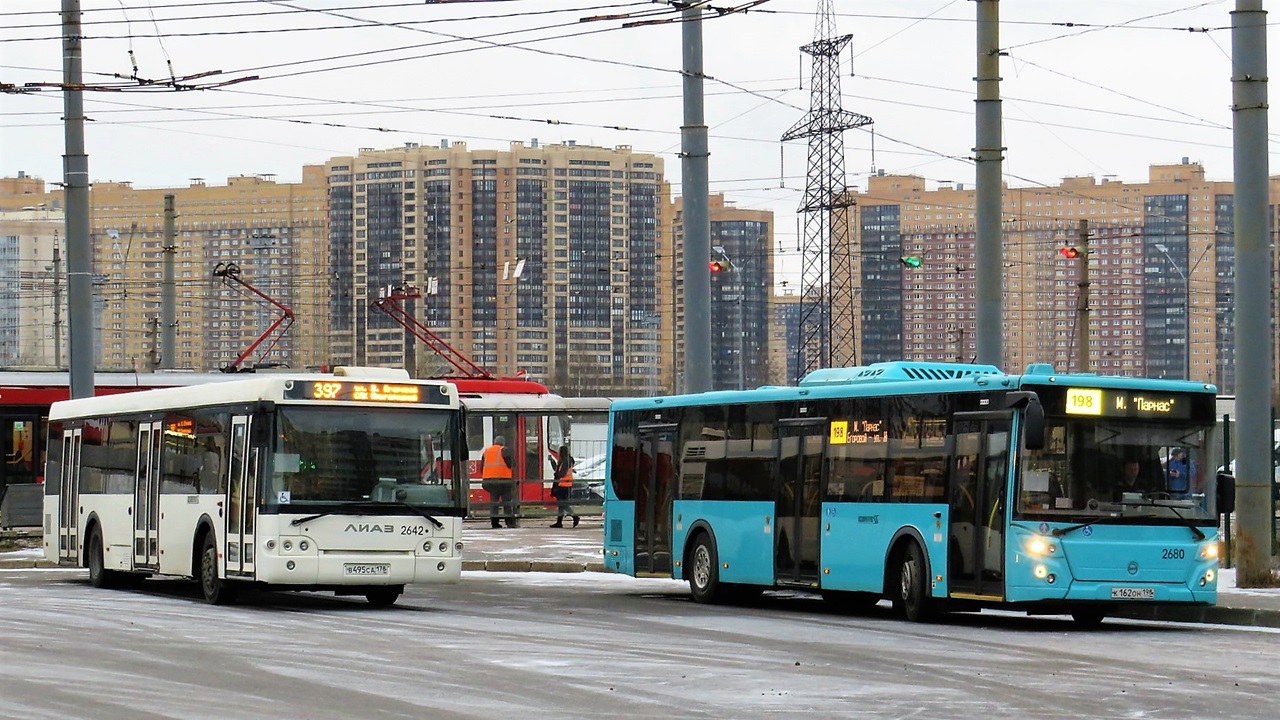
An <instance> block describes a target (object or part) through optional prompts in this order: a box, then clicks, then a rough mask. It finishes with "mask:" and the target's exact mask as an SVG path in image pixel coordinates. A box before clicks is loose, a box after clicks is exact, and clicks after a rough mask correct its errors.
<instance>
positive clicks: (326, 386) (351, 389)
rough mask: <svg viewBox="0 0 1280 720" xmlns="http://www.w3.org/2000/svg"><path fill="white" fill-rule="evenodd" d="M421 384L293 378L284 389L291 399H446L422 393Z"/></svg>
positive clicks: (403, 401)
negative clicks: (300, 379)
mask: <svg viewBox="0 0 1280 720" xmlns="http://www.w3.org/2000/svg"><path fill="white" fill-rule="evenodd" d="M422 387H423V386H421V385H412V384H407V383H380V382H351V381H348V380H305V381H298V382H294V383H293V385H292V386H291V387H289V388H287V389H286V390H285V397H286V398H289V399H291V400H333V401H338V402H342V401H347V402H375V403H391V404H401V403H423V402H427V403H430V402H439V403H444V402H447V398H446V397H444V396H443V395H442V396H441V397H440V399H439V400H438V401H437V400H434V399H427V398H424V397H423V393H422Z"/></svg>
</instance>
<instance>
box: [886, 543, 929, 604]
mask: <svg viewBox="0 0 1280 720" xmlns="http://www.w3.org/2000/svg"><path fill="white" fill-rule="evenodd" d="M898 570H899V572H898V592H897V593H896V594H895V595H894V598H893V609H894V610H897V611H898V612H899V613H901V614H902V615H903V616H904V617H906V618H907V619H908V620H910V621H911V622H924V621H926V620H928V619H929V618H930V616H931V615H932V608H931V607H930V604H929V593H928V582H927V579H928V578H927V576H926V574H925V565H924V553H922V552H921V551H920V546H919V545H917V544H915V543H908V544H907V548H906V550H905V551H904V552H903V553H902V561H901V564H900V565H899V566H898Z"/></svg>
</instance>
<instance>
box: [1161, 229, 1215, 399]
mask: <svg viewBox="0 0 1280 720" xmlns="http://www.w3.org/2000/svg"><path fill="white" fill-rule="evenodd" d="M1155 248H1156V250H1159V251H1160V252H1161V254H1163V255H1164V256H1165V259H1166V260H1168V261H1169V264H1170V265H1172V266H1173V269H1174V270H1175V271H1176V272H1177V273H1178V277H1180V278H1182V285H1183V289H1184V290H1185V294H1184V295H1183V301H1182V308H1183V319H1182V321H1183V328H1184V333H1185V334H1184V335H1183V340H1182V345H1183V351H1184V353H1185V357H1184V362H1185V363H1186V378H1187V379H1188V380H1190V379H1191V279H1190V276H1191V275H1193V274H1195V271H1196V268H1198V267H1200V262H1201V261H1202V260H1204V258H1205V256H1206V255H1208V254H1209V250H1210V249H1212V248H1213V243H1209V244H1208V245H1206V246H1205V248H1204V251H1203V252H1201V253H1200V257H1198V258H1196V261H1195V262H1194V263H1192V265H1191V267H1190V268H1188V269H1187V271H1186V272H1183V271H1182V268H1181V267H1179V266H1178V263H1177V262H1175V261H1174V259H1173V256H1172V255H1170V254H1169V248H1168V246H1166V245H1165V244H1163V243H1155Z"/></svg>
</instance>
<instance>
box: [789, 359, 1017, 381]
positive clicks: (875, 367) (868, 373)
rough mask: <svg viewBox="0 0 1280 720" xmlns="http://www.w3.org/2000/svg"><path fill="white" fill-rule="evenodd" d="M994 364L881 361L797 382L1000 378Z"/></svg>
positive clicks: (820, 372)
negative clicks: (988, 376)
mask: <svg viewBox="0 0 1280 720" xmlns="http://www.w3.org/2000/svg"><path fill="white" fill-rule="evenodd" d="M1000 374H1001V372H1000V368H997V367H996V366H994V365H969V364H964V363H918V362H884V363H874V364H871V365H868V366H866V367H850V368H825V369H822V370H814V371H813V372H811V373H809V374H808V375H807V376H805V378H804V380H802V381H800V385H801V386H805V385H808V386H813V385H846V384H853V383H877V382H902V381H911V380H961V379H964V378H970V377H978V376H985V375H1000Z"/></svg>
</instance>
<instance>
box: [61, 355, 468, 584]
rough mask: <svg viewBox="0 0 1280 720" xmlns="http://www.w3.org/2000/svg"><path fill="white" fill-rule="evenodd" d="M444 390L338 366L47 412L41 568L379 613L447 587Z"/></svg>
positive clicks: (455, 568)
mask: <svg viewBox="0 0 1280 720" xmlns="http://www.w3.org/2000/svg"><path fill="white" fill-rule="evenodd" d="M465 427H466V422H465V417H464V414H463V408H462V405H461V403H460V401H459V398H458V392H457V389H456V388H455V387H454V386H453V385H452V384H450V383H447V382H443V381H430V380H424V381H418V380H409V379H408V374H407V373H404V372H403V371H397V370H387V369H381V368H337V369H336V370H335V371H334V373H333V374H307V375H302V374H296V375H295V374H271V375H258V376H254V377H252V378H250V379H245V380H234V381H228V382H223V383H218V384H216V385H206V386H193V387H179V388H170V389H163V390H149V391H142V392H136V393H128V394H123V395H114V396H108V397H95V398H85V399H79V400H66V401H62V402H57V403H54V405H53V406H52V408H51V410H50V413H49V444H48V464H47V468H46V471H45V472H46V475H45V477H46V483H45V502H44V546H45V554H46V556H47V557H48V558H49V559H50V560H52V561H56V562H58V563H59V564H60V565H68V566H75V567H87V568H88V569H89V579H90V581H91V582H92V584H93V585H94V586H95V587H111V586H129V585H136V584H137V583H138V582H140V581H141V580H142V579H143V578H146V577H149V576H153V575H155V576H172V577H180V578H191V579H195V580H197V581H198V582H199V584H200V588H201V591H202V592H203V594H204V598H205V599H206V600H207V601H208V602H210V603H214V604H226V603H231V602H234V600H235V597H236V594H237V592H238V591H239V590H240V589H241V588H243V587H245V586H249V585H255V586H259V587H263V588H270V589H287V590H332V591H334V592H336V593H337V594H340V595H364V596H365V597H366V598H367V599H368V601H369V602H370V603H371V604H373V605H390V604H392V603H394V602H395V601H396V599H397V598H399V596H400V594H401V593H402V592H403V591H404V586H405V584H407V583H430V582H454V581H457V580H458V579H459V577H460V575H461V570H462V543H461V541H460V539H459V538H460V535H461V530H462V522H463V518H464V517H465V515H466V511H467V491H466V478H467V473H466V459H467V448H466V435H465Z"/></svg>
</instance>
